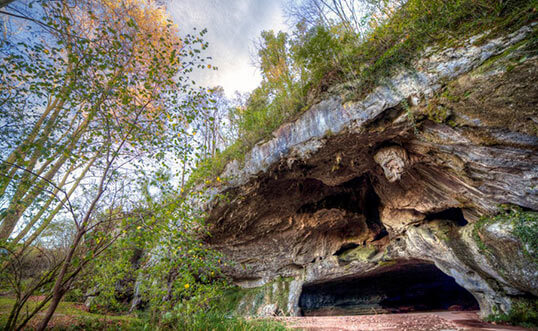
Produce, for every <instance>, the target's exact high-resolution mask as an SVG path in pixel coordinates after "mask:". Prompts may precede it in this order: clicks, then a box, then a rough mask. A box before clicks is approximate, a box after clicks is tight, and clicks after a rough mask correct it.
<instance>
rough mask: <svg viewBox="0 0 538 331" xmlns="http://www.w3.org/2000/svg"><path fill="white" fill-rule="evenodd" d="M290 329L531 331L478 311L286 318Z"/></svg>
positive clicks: (334, 330)
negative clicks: (497, 322) (491, 319)
mask: <svg viewBox="0 0 538 331" xmlns="http://www.w3.org/2000/svg"><path fill="white" fill-rule="evenodd" d="M279 320H281V321H283V322H285V323H286V324H287V325H288V326H289V327H292V328H297V329H303V330H309V331H310V330H331V331H336V330H346V331H347V330H387V331H388V330H391V331H392V330H394V331H396V330H398V331H399V330H409V331H411V330H412V331H426V330H427V331H441V330H443V331H448V330H491V331H500V330H528V329H524V328H518V327H511V326H504V325H495V324H490V323H485V322H482V321H480V319H479V318H478V314H477V312H474V311H456V312H450V311H446V312H428V313H409V314H383V315H358V316H316V317H283V318H279Z"/></svg>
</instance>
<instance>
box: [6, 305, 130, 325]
mask: <svg viewBox="0 0 538 331" xmlns="http://www.w3.org/2000/svg"><path fill="white" fill-rule="evenodd" d="M14 302H15V299H14V298H9V297H0V326H1V325H4V324H5V322H6V320H7V317H8V315H9V313H10V311H11V307H12V305H13V303H14ZM38 303H39V301H38V300H32V301H30V302H29V304H28V310H31V309H33V308H34V307H35V306H36V305H37V304H38ZM38 319H39V315H38V317H37V318H34V319H33V320H31V321H30V323H29V326H30V327H35V326H36V325H37V323H38ZM139 324H140V320H139V319H138V318H137V317H136V316H133V315H103V314H94V313H90V312H88V311H86V310H85V309H84V306H83V305H82V304H80V303H74V302H61V303H60V304H59V306H58V308H57V309H56V312H55V313H54V317H53V319H52V321H51V322H50V325H52V326H53V329H55V330H79V329H80V330H82V329H89V327H91V329H95V328H97V329H104V328H106V329H109V330H110V329H132V328H134V327H135V326H136V325H139ZM98 326H100V327H99V328H98Z"/></svg>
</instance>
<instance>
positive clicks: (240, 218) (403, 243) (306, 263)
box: [207, 26, 538, 315]
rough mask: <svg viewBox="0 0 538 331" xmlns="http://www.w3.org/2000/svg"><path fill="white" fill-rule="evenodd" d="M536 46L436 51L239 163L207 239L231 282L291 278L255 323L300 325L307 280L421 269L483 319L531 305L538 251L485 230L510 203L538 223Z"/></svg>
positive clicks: (504, 232)
mask: <svg viewBox="0 0 538 331" xmlns="http://www.w3.org/2000/svg"><path fill="white" fill-rule="evenodd" d="M535 36H536V27H535V26H530V27H525V28H522V29H520V30H519V31H517V32H515V33H513V34H510V35H507V36H505V37H501V38H498V39H495V40H490V41H487V42H485V43H482V44H480V45H474V44H473V42H474V41H475V40H476V38H472V39H470V40H468V41H467V42H465V43H463V44H462V46H461V47H458V48H450V49H444V50H434V49H430V50H429V51H427V52H426V55H425V56H424V57H423V59H421V60H420V61H417V62H416V63H415V66H414V69H415V70H413V71H411V70H406V71H402V72H401V73H400V74H398V75H396V76H394V77H392V78H391V79H389V80H387V83H386V84H385V85H383V86H380V87H378V88H377V89H375V90H374V91H373V92H372V93H371V94H370V95H368V96H367V97H366V98H365V99H363V100H361V101H359V102H354V103H347V104H342V103H341V101H340V100H339V99H338V98H334V99H331V100H327V101H324V102H321V103H320V104H318V105H316V106H314V107H312V108H311V109H310V110H309V111H307V112H306V113H304V114H303V115H302V116H301V117H300V118H299V119H297V120H296V121H295V122H292V123H288V124H286V125H283V126H282V127H281V128H280V129H278V130H277V131H276V132H274V138H273V139H272V140H270V141H268V142H265V143H263V144H260V145H258V146H256V147H255V148H254V149H253V150H252V151H251V152H250V153H249V154H248V155H247V158H246V161H245V164H244V165H242V166H241V165H240V164H239V163H238V162H234V163H231V164H229V165H228V167H227V169H226V171H225V173H224V174H223V176H222V177H225V178H227V180H228V182H227V184H226V185H223V186H222V187H219V188H217V189H216V191H217V193H224V194H225V195H226V197H227V198H226V199H221V200H220V202H219V201H218V200H217V199H214V200H213V201H212V203H211V204H210V207H209V215H210V216H209V223H210V225H211V233H212V235H211V237H209V238H208V239H207V240H208V242H209V243H210V244H211V245H213V246H214V247H216V248H217V249H219V250H221V251H222V252H223V253H224V254H225V255H226V256H227V258H228V260H229V261H230V262H231V264H230V265H231V266H229V267H228V268H227V269H226V270H225V271H226V272H227V273H228V274H229V275H231V276H232V277H233V278H234V279H235V281H236V282H237V284H239V285H241V286H243V287H259V286H263V285H264V284H270V283H271V281H273V280H274V279H277V278H278V279H286V282H288V284H287V285H286V286H285V287H284V288H286V289H288V292H287V295H284V297H286V298H287V300H285V302H284V303H282V302H273V301H274V300H269V299H267V298H265V299H260V300H258V301H257V302H258V306H259V307H258V306H256V307H254V308H252V309H250V310H249V311H250V313H251V314H262V315H263V314H278V313H284V314H299V313H300V310H299V306H298V305H299V296H300V294H301V288H302V285H303V284H306V285H312V284H319V283H323V282H329V281H330V282H334V281H338V280H344V279H351V278H360V277H364V276H366V275H371V274H372V273H375V272H378V271H379V270H383V268H387V267H388V266H393V265H399V264H402V265H404V264H406V263H407V264H408V263H411V262H412V261H420V263H431V264H435V266H436V267H437V268H439V269H440V270H441V271H443V272H444V273H446V274H447V275H449V276H451V277H453V278H454V279H455V280H456V282H457V283H458V284H459V285H461V286H463V287H464V288H465V289H467V290H468V291H469V292H470V293H472V295H473V296H474V297H475V298H476V300H477V301H478V303H479V305H480V309H481V312H482V314H483V315H488V314H492V313H500V312H505V313H508V312H510V310H511V309H512V308H513V305H514V302H520V301H521V300H524V301H525V300H526V302H527V301H530V302H536V297H537V295H538V291H537V289H538V256H537V252H538V248H537V247H532V245H534V244H533V242H527V241H526V238H521V237H520V236H518V235H517V233H518V232H517V231H515V230H514V227H515V226H516V225H515V224H514V221H513V220H512V221H503V220H502V218H496V219H495V220H491V221H488V220H487V219H486V218H487V217H488V215H492V214H494V213H496V212H497V211H498V210H499V205H500V204H508V205H510V206H516V207H517V208H520V209H518V210H521V208H522V209H523V210H524V212H523V213H524V214H525V215H526V216H525V217H528V218H530V219H534V220H536V213H535V211H536V210H538V153H537V152H538V137H537V134H538V129H537V123H538V84H536V80H537V78H538V75H537V71H538V56H537V54H536V45H535V43H536V42H535V39H536V37H535ZM488 59H489V61H487V62H486V60H488ZM408 99H409V100H412V101H413V102H407V100H408ZM529 215H530V216H529ZM529 222H530V221H529ZM529 222H527V223H525V222H523V223H521V224H520V223H518V224H519V225H517V226H523V227H525V226H527V227H529V231H531V232H532V231H535V229H534V230H533V228H532V227H533V226H537V224H535V223H529ZM534 243H535V242H534ZM417 263H418V262H417ZM291 289H293V290H291ZM269 292H271V291H269ZM273 292H274V291H273ZM260 293H261V292H260ZM271 293H272V292H271ZM281 297H282V296H281ZM280 301H282V300H280ZM242 304H243V305H246V304H250V305H252V304H253V303H252V302H250V303H249V302H243V303H242Z"/></svg>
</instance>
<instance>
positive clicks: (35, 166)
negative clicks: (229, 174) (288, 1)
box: [0, 0, 207, 329]
mask: <svg viewBox="0 0 538 331" xmlns="http://www.w3.org/2000/svg"><path fill="white" fill-rule="evenodd" d="M33 5H34V7H35V8H37V9H36V10H37V12H38V13H39V14H37V15H39V16H41V17H39V19H34V18H32V19H30V20H29V21H30V22H35V21H39V24H37V25H36V26H35V29H37V30H39V32H40V39H38V40H31V39H28V35H26V36H21V38H26V39H27V40H26V43H19V42H18V41H17V40H12V41H10V40H7V41H4V42H3V44H2V45H1V46H2V51H3V52H5V53H7V54H8V56H6V57H5V58H3V59H2V60H0V69H1V70H0V72H1V73H0V77H1V80H0V86H1V87H2V88H1V89H0V107H1V108H0V115H1V116H2V118H6V119H8V120H9V121H8V123H14V122H16V121H19V122H20V123H21V125H20V126H17V125H15V126H14V132H15V133H16V134H15V135H9V136H4V137H5V138H6V140H4V141H8V143H9V145H8V146H7V147H8V148H7V149H6V150H5V152H3V153H4V154H2V155H1V156H2V163H1V165H0V174H1V175H2V178H1V179H0V201H1V203H2V204H3V206H4V208H3V210H2V211H1V214H0V220H1V224H0V240H4V241H8V245H11V246H9V247H13V252H14V255H15V257H18V256H22V254H24V251H25V250H26V249H27V248H28V247H29V246H30V245H31V244H32V243H33V242H34V240H36V238H38V237H39V236H40V235H41V234H42V233H43V231H45V230H46V229H47V227H48V226H49V225H50V224H51V222H52V221H53V220H55V219H57V218H58V217H63V218H66V217H68V219H70V220H71V222H72V223H73V225H74V227H73V228H74V233H73V237H72V238H73V240H72V242H71V243H70V245H69V247H68V248H67V250H66V253H65V256H64V257H63V258H62V260H61V263H60V264H59V265H57V266H55V269H54V270H55V271H54V272H53V273H51V277H52V279H54V286H53V289H52V291H51V292H50V294H49V295H47V296H46V299H45V300H44V301H43V302H42V303H41V304H40V305H38V307H37V308H36V310H35V311H34V312H33V313H34V314H35V313H37V311H39V309H41V308H42V307H44V305H45V304H46V303H47V302H48V301H51V303H50V305H49V307H48V309H47V312H46V314H45V318H44V319H43V321H42V323H41V325H40V329H44V328H45V327H46V325H47V323H48V321H49V320H50V318H51V317H52V314H53V313H54V311H55V309H56V307H57V305H58V303H59V302H60V300H61V299H62V297H63V295H64V294H65V293H66V291H67V290H68V289H69V288H70V286H71V284H72V282H73V280H74V279H75V278H76V277H77V275H79V274H80V272H81V271H82V270H83V268H84V267H85V266H87V265H88V263H89V262H90V261H91V260H92V259H94V258H95V257H96V256H98V255H99V254H102V253H103V252H104V251H105V250H106V249H107V248H108V247H110V245H111V244H112V243H113V242H114V241H115V240H116V239H117V238H118V237H120V236H121V234H122V231H121V227H127V226H130V225H129V224H122V223H121V222H119V220H122V219H125V213H126V212H127V213H128V208H129V200H130V199H129V198H132V197H133V195H132V194H129V192H128V191H129V186H130V185H132V184H131V183H132V182H133V181H132V179H135V178H137V177H144V176H145V173H146V172H144V171H142V170H143V168H144V164H147V163H150V164H152V165H155V164H158V163H159V162H161V161H162V160H163V159H164V157H165V156H167V157H168V156H174V155H175V156H176V157H178V158H182V157H183V156H182V155H183V154H182V153H183V151H184V149H183V146H184V145H185V144H184V141H185V140H184V138H183V137H184V136H186V130H187V127H188V125H189V123H190V122H192V120H193V119H194V118H195V115H196V111H197V109H198V108H197V107H196V104H197V102H198V100H199V97H200V96H201V95H202V92H201V91H199V90H197V89H196V88H195V86H193V84H192V83H191V81H190V80H189V79H188V74H189V73H190V71H192V68H194V67H195V66H196V65H198V63H200V62H203V61H205V59H203V58H202V57H201V56H200V51H201V50H203V49H205V48H206V47H207V44H206V43H205V42H204V41H203V39H201V37H203V35H204V33H205V31H201V32H200V33H197V34H196V35H186V36H185V37H183V38H180V37H179V33H178V31H177V28H176V27H175V26H174V25H173V24H172V23H171V22H170V21H168V20H167V16H166V13H165V12H164V10H163V9H162V8H160V7H158V6H156V5H154V4H153V2H152V1H149V0H148V1H145V0H128V1H127V0H126V1H121V2H117V1H112V0H92V1H90V0H80V1H70V0H59V1H54V2H49V1H45V0H42V1H36V2H35V3H33ZM11 114H18V115H20V116H19V117H16V116H12V115H11ZM26 123H31V125H25V124H26ZM3 132H4V131H2V133H3ZM4 137H3V138H4ZM131 200H133V199H131ZM105 206H107V207H106V208H105ZM103 210H109V212H107V213H104V214H103V213H102V211H103ZM17 228H18V229H19V231H18V233H17V235H16V236H14V237H13V234H14V231H15V229H17ZM103 229H108V230H107V231H105V230H103ZM10 237H11V239H10ZM21 241H22V245H18V246H15V244H17V243H20V242H21ZM39 286H41V285H39ZM30 290H32V288H30ZM21 298H22V301H23V302H18V303H17V304H16V305H15V307H14V312H15V311H16V310H17V309H18V310H19V311H20V308H21V307H22V305H23V304H24V300H26V299H27V296H26V295H23V296H21ZM25 298H26V299H25ZM14 317H15V318H14V320H13V321H11V322H12V323H13V324H11V325H12V326H13V328H15V326H16V325H17V318H16V314H15V316H14ZM27 320H28V319H25V321H23V322H22V326H23V325H24V323H26V322H27ZM22 326H21V325H19V326H17V327H18V328H20V327H22Z"/></svg>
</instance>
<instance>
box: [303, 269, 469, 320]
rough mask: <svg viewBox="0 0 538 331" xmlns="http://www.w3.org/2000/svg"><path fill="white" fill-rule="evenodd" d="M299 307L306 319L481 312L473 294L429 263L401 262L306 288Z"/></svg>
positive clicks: (306, 286) (304, 287)
mask: <svg viewBox="0 0 538 331" xmlns="http://www.w3.org/2000/svg"><path fill="white" fill-rule="evenodd" d="M299 307H300V308H301V312H302V314H303V315H304V316H336V315H365V314H380V313H385V314H389V313H405V312H421V311H422V312H426V311H440V310H477V309H478V308H479V307H478V302H477V301H476V299H475V298H474V297H473V296H472V294H471V293H469V292H468V291H467V290H465V289H464V288H463V287H461V286H460V285H458V284H457V283H456V281H455V280H454V279H453V278H452V277H450V276H448V275H446V274H445V273H443V272H442V271H441V270H439V269H438V268H437V267H436V266H435V265H434V264H431V263H427V262H412V263H409V262H402V263H397V264H395V265H393V266H390V267H385V268H384V269H383V270H381V271H377V272H375V273H371V274H369V275H366V276H361V277H357V278H351V279H343V280H337V281H330V282H325V283H319V284H311V285H305V286H303V291H302V293H301V296H300V298H299Z"/></svg>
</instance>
